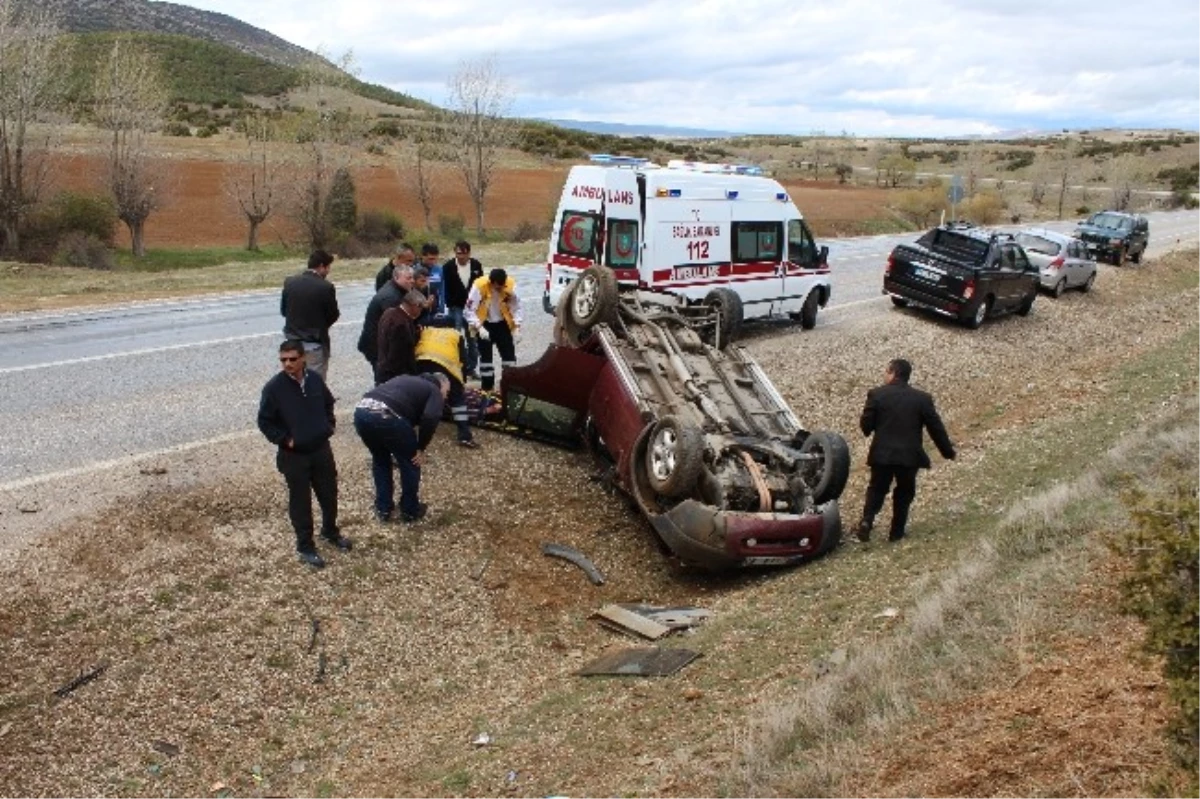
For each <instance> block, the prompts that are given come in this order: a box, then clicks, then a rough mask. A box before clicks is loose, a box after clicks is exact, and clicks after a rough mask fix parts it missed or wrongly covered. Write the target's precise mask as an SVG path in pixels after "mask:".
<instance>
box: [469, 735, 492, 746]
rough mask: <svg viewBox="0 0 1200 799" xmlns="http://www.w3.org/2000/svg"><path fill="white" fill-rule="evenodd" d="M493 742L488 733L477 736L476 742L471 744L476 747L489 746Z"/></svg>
mask: <svg viewBox="0 0 1200 799" xmlns="http://www.w3.org/2000/svg"><path fill="white" fill-rule="evenodd" d="M491 742H492V736H490V735H488V734H487V733H486V732H481V733H479V734H478V735H476V736H475V740H473V741H471V743H473V744H475V745H476V746H487V745H488V744H490V743H491Z"/></svg>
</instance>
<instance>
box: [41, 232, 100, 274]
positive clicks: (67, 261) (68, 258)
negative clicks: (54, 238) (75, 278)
mask: <svg viewBox="0 0 1200 799" xmlns="http://www.w3.org/2000/svg"><path fill="white" fill-rule="evenodd" d="M51 263H53V264H54V265H55V266H77V267H81V268H84V269H112V268H113V266H114V264H115V261H114V259H113V253H112V250H111V249H109V247H107V246H106V245H105V244H104V242H102V241H100V239H98V238H96V237H95V236H93V235H91V234H90V233H84V232H82V231H79V230H72V231H70V232H69V233H67V234H66V235H65V236H63V238H62V241H60V242H59V243H58V247H57V248H56V249H55V250H54V256H53V258H51Z"/></svg>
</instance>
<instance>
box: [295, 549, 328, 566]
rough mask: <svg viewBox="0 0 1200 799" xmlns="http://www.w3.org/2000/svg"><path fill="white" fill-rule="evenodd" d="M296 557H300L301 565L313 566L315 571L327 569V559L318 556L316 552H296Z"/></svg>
mask: <svg viewBox="0 0 1200 799" xmlns="http://www.w3.org/2000/svg"><path fill="white" fill-rule="evenodd" d="M296 555H297V556H299V558H300V562H301V563H307V564H308V565H309V566H312V567H313V568H314V569H324V568H325V559H324V558H322V557H321V556H320V555H318V554H317V553H316V552H308V551H306V550H303V549H301V550H297V551H296Z"/></svg>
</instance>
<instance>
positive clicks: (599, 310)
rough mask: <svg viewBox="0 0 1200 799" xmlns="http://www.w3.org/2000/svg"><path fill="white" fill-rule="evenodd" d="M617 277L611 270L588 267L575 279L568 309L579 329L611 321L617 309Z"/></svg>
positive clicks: (600, 267)
mask: <svg viewBox="0 0 1200 799" xmlns="http://www.w3.org/2000/svg"><path fill="white" fill-rule="evenodd" d="M617 291H618V287H617V276H616V275H614V274H613V272H612V270H611V269H606V268H604V267H602V266H589V267H588V268H587V269H585V270H583V274H581V275H580V276H579V277H578V278H576V279H575V290H574V291H573V292H571V302H570V305H569V306H568V308H569V309H570V311H571V319H572V320H573V321H574V322H575V324H577V325H579V326H580V327H592V326H594V325H598V324H600V323H601V322H610V321H612V316H613V313H614V311H616V308H617Z"/></svg>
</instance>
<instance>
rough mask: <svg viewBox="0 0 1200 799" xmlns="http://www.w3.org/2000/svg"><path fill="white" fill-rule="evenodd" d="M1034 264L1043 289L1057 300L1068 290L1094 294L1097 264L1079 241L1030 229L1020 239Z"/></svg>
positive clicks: (1018, 239)
mask: <svg viewBox="0 0 1200 799" xmlns="http://www.w3.org/2000/svg"><path fill="white" fill-rule="evenodd" d="M1016 240H1017V244H1020V245H1021V247H1022V249H1024V250H1025V255H1027V256H1028V257H1029V261H1030V263H1032V264H1034V265H1035V266H1037V268H1038V270H1039V273H1040V274H1041V281H1042V288H1044V289H1046V290H1048V291H1049V292H1050V293H1051V294H1053V295H1054V296H1055V297H1061V296H1062V293H1063V292H1064V291H1066V290H1067V289H1076V288H1077V289H1082V290H1083V291H1091V290H1092V286H1093V285H1095V283H1096V262H1095V261H1094V260H1093V259H1092V258H1091V256H1090V255H1089V254H1088V249H1087V245H1086V244H1084V243H1083V242H1082V241H1080V240H1079V239H1077V238H1075V237H1073V236H1068V235H1066V234H1065V233H1058V232H1057V231H1053V230H1044V229H1043V228H1027V229H1025V230H1022V231H1021V232H1020V233H1018V234H1017V236H1016Z"/></svg>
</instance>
